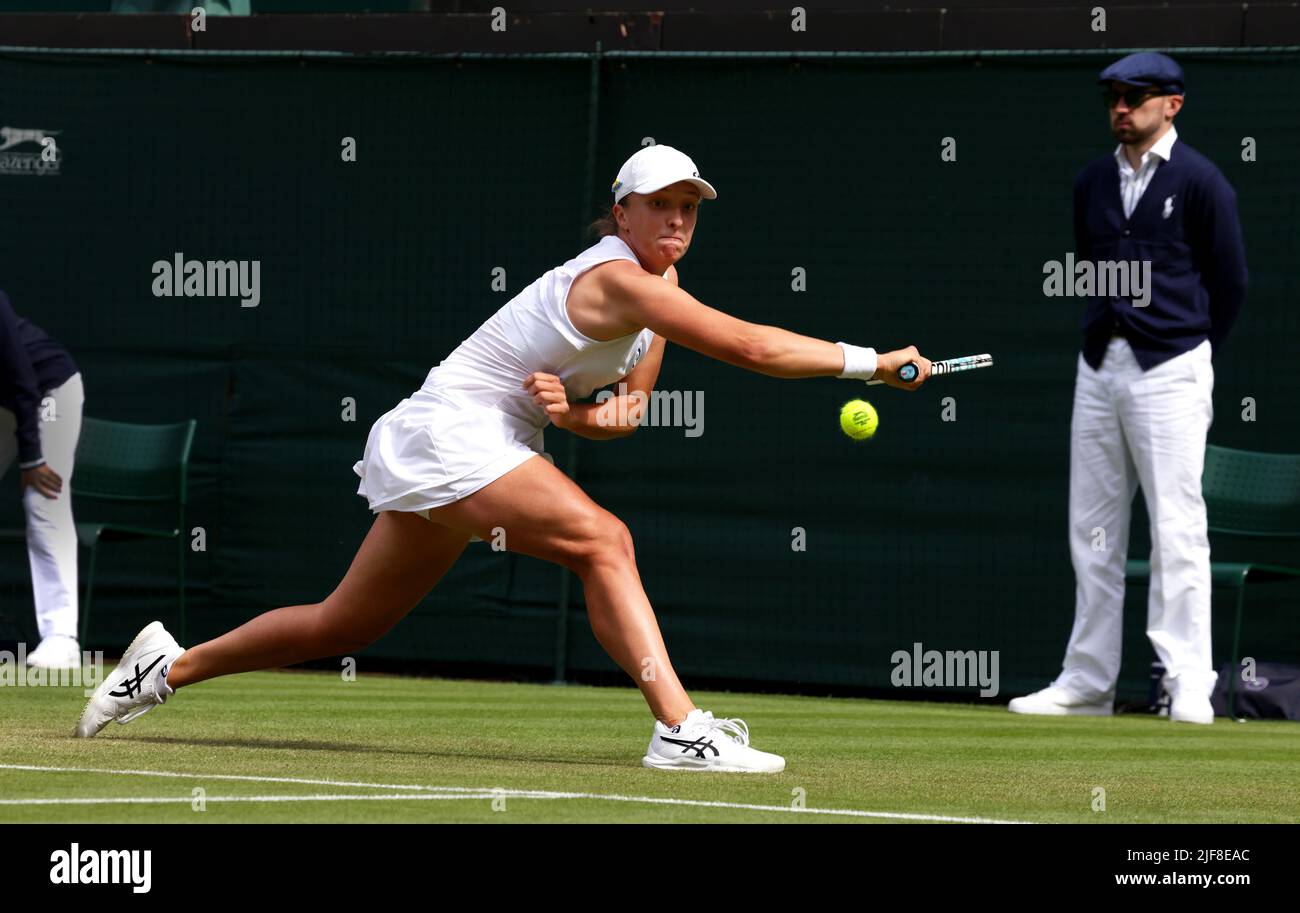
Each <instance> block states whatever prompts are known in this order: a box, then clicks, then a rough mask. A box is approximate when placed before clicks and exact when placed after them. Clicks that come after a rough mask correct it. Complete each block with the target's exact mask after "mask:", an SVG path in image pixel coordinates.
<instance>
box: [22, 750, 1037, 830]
mask: <svg viewBox="0 0 1300 913" xmlns="http://www.w3.org/2000/svg"><path fill="white" fill-rule="evenodd" d="M0 770H31V771H37V772H41V773H91V774H112V775H117V776H141V777H170V778H182V779H187V780H239V781H244V782H253V783H298V784H303V785H307V786H348V787H363V788H366V789H389V790H398V791H399V792H404V794H400V795H389V796H383V795H380V796H376V795H357V796H351V795H338V796H335V795H317V796H222V797H213V796H208V797H205V801H208V802H309V801H319V802H333V801H342V800H351V801H376V800H379V801H391V800H394V799H400V800H411V799H418V800H427V799H474V800H482V799H502V798H504V799H595V800H598V801H603V802H636V803H643V804H648V805H686V806H694V807H699V808H732V809H740V810H747V811H764V812H787V813H790V814H803V815H837V816H842V817H850V818H880V819H886V820H894V821H935V822H945V823H950V824H1028V823H1029V822H1027V821H1003V820H999V819H996V818H963V817H955V816H951V815H928V814H922V813H915V814H911V813H905V812H869V811H862V810H859V809H852V808H794V807H791V806H788V805H756V804H751V803H746V802H717V801H707V800H703V799H667V798H662V797H658V796H620V795H612V794H608V793H570V792H555V791H552V790H532V789H504V788H496V787H491V788H485V787H473V788H471V787H465V786H421V785H412V784H395V783H360V782H354V781H346V780H311V779H304V778H301V777H259V776H252V775H248V774H194V773H180V772H176V771H163V770H113V769H109V768H101V767H41V766H36V765H31V764H0ZM193 801H194V797H192V796H181V797H177V798H170V797H168V798H139V799H135V798H131V797H113V798H102V799H96V798H90V799H0V805H79V804H80V805H97V804H123V805H125V804H131V803H133V802H139V803H146V804H147V803H162V802H185V803H191V802H193Z"/></svg>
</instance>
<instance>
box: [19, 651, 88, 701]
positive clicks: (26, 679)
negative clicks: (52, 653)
mask: <svg viewBox="0 0 1300 913" xmlns="http://www.w3.org/2000/svg"><path fill="white" fill-rule="evenodd" d="M103 680H104V651H103V650H96V651H95V652H94V653H91V652H89V651H87V652H84V653H82V654H81V664H80V665H77V666H71V667H69V668H66V669H47V668H45V667H44V666H33V665H29V664H28V662H27V644H25V643H20V644H19V645H18V653H17V654H16V655H15V654H14V653H11V652H9V651H8V650H0V688H3V687H11V688H66V687H68V686H74V687H81V688H83V689H84V691H83V693H84V694H85V696H86V697H90V696H91V695H93V694H94V693H95V689H96V688H98V687H99V684H100V682H102V681H103Z"/></svg>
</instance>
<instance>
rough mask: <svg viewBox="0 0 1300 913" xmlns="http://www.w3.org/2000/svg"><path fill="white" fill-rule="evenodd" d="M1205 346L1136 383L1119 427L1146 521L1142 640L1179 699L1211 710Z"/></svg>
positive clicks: (1209, 401)
mask: <svg viewBox="0 0 1300 913" xmlns="http://www.w3.org/2000/svg"><path fill="white" fill-rule="evenodd" d="M1213 391H1214V368H1213V367H1212V366H1211V363H1210V344H1209V342H1204V343H1202V344H1201V346H1200V347H1198V348H1196V349H1193V350H1192V351H1190V352H1185V353H1183V354H1182V355H1179V356H1177V357H1175V358H1171V359H1170V360H1169V361H1166V362H1165V363H1163V364H1161V365H1158V366H1157V367H1155V368H1152V369H1151V370H1150V371H1148V372H1146V374H1145V375H1143V376H1142V377H1141V378H1140V379H1135V380H1134V381H1133V383H1132V384H1131V385H1130V387H1129V388H1128V391H1127V395H1126V397H1125V399H1124V424H1125V428H1126V429H1127V430H1128V432H1129V434H1130V436H1131V437H1132V438H1133V445H1134V446H1133V454H1134V459H1135V460H1136V462H1137V469H1138V473H1139V475H1140V476H1141V478H1142V492H1143V494H1144V495H1145V496H1146V501H1147V511H1148V513H1149V515H1150V518H1151V592H1150V596H1149V601H1148V609H1147V636H1149V637H1150V638H1151V645H1152V646H1153V647H1154V648H1155V651H1156V655H1157V656H1159V657H1160V660H1161V662H1163V663H1164V664H1165V668H1166V669H1167V670H1168V673H1169V678H1170V679H1171V682H1172V689H1171V690H1173V692H1174V696H1175V700H1177V698H1178V696H1179V694H1182V695H1184V696H1187V695H1195V696H1197V699H1198V700H1201V699H1203V701H1202V703H1206V702H1208V699H1209V697H1210V693H1211V691H1212V690H1213V688H1214V683H1215V680H1216V679H1217V678H1218V674H1217V673H1216V672H1215V670H1214V661H1213V657H1212V656H1211V652H1210V540H1209V532H1208V521H1207V518H1206V511H1205V500H1204V498H1203V496H1202V493H1201V475H1202V473H1203V472H1204V469H1205V439H1206V436H1207V434H1208V432H1209V428H1210V423H1211V422H1212V421H1213V418H1214V404H1213Z"/></svg>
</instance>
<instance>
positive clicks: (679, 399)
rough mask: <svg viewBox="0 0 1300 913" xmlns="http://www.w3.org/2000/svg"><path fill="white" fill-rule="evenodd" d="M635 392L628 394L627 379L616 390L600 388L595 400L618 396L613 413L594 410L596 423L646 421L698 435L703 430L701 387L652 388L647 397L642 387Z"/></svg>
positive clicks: (617, 424) (639, 424) (640, 423)
mask: <svg viewBox="0 0 1300 913" xmlns="http://www.w3.org/2000/svg"><path fill="white" fill-rule="evenodd" d="M633 392H634V393H635V394H636V396H635V398H633V397H632V396H629V395H628V389H627V384H626V383H620V384H619V385H618V392H617V393H614V392H613V391H612V390H601V391H600V392H599V393H597V394H596V402H597V403H604V402H608V401H609V400H610V399H613V398H614V397H617V398H618V399H617V402H616V403H615V407H614V409H613V413H614V414H613V415H610V414H609V412H608V411H601V412H597V413H596V424H598V425H601V426H614V427H624V426H636V427H642V426H645V425H649V426H656V427H664V428H684V429H686V431H685V434H686V436H687V437H699V436H700V435H701V434H703V433H704V391H703V390H685V391H682V390H652V391H650V395H649V397H648V401H647V397H646V394H645V392H644V391H641V390H637V391H633Z"/></svg>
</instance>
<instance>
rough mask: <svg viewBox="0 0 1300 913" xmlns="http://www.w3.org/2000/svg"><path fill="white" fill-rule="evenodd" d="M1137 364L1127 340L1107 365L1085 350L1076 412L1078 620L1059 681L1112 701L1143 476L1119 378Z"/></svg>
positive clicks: (1072, 530) (1073, 489)
mask: <svg viewBox="0 0 1300 913" xmlns="http://www.w3.org/2000/svg"><path fill="white" fill-rule="evenodd" d="M1133 367H1136V362H1134V361H1133V355H1132V352H1131V350H1130V349H1129V348H1128V344H1127V343H1125V342H1123V341H1122V340H1121V341H1117V342H1115V343H1112V345H1111V346H1110V348H1109V349H1108V350H1107V352H1106V357H1105V359H1104V361H1103V362H1102V365H1101V369H1100V370H1099V371H1094V370H1093V369H1092V368H1091V367H1090V366H1089V365H1088V364H1087V363H1086V362H1085V361H1084V360H1083V357H1082V356H1080V358H1079V366H1078V373H1077V376H1076V379H1075V387H1074V412H1073V415H1072V417H1071V420H1070V520H1069V537H1070V561H1071V563H1072V564H1073V566H1074V578H1075V606H1074V627H1073V629H1072V630H1071V632H1070V641H1069V645H1068V646H1067V647H1066V650H1065V662H1064V663H1063V664H1062V670H1061V674H1060V675H1059V676H1057V678H1056V681H1055V682H1054V683H1053V684H1054V685H1056V686H1058V687H1061V688H1065V689H1066V690H1067V691H1070V692H1071V693H1073V694H1074V695H1076V696H1078V697H1079V698H1081V699H1083V700H1085V701H1093V702H1095V701H1108V702H1109V701H1113V700H1114V697H1115V683H1116V681H1117V679H1118V678H1119V668H1120V654H1121V647H1122V638H1123V630H1124V628H1123V616H1124V563H1125V560H1126V558H1127V555H1128V536H1129V519H1130V513H1131V508H1132V504H1133V496H1134V495H1135V494H1136V493H1137V485H1138V477H1137V472H1136V470H1135V469H1134V466H1133V458H1132V455H1131V454H1130V453H1129V446H1128V442H1127V440H1126V438H1125V435H1124V429H1123V428H1122V426H1121V422H1120V418H1119V414H1118V412H1117V407H1116V403H1115V399H1114V397H1115V390H1114V385H1115V384H1116V383H1117V382H1118V381H1117V378H1119V377H1121V376H1123V375H1124V372H1125V371H1127V370H1130V369H1131V368H1133Z"/></svg>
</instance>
